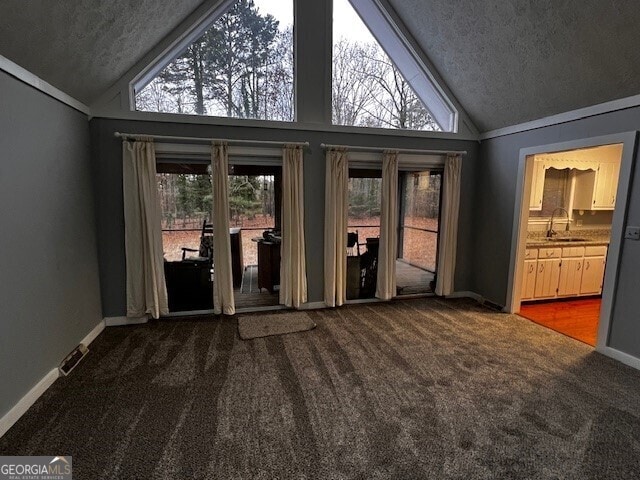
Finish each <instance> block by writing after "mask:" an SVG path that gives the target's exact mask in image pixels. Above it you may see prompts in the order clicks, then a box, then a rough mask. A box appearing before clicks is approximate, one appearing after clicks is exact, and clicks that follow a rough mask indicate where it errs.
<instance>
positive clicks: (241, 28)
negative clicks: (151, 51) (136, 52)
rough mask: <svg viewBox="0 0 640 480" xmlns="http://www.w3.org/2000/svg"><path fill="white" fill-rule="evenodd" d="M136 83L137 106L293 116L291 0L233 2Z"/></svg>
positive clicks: (234, 114)
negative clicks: (175, 53) (176, 53)
mask: <svg viewBox="0 0 640 480" xmlns="http://www.w3.org/2000/svg"><path fill="white" fill-rule="evenodd" d="M196 34H197V35H196V37H193V38H195V40H193V41H191V42H189V43H188V44H187V45H182V48H180V47H178V48H179V50H180V53H179V54H178V55H177V56H173V57H169V58H168V59H166V60H165V61H164V62H159V63H156V64H155V66H154V67H153V69H152V70H151V71H147V72H145V73H144V75H141V76H140V79H139V80H138V81H137V82H134V84H133V89H134V98H135V108H136V110H141V111H146V112H169V113H183V114H191V115H210V116H220V117H233V118H251V119H260V120H281V121H293V119H294V94H293V85H294V81H293V0H279V1H278V2H274V1H272V0H237V1H235V2H223V8H222V9H221V10H220V11H218V12H216V13H215V14H214V15H213V18H212V19H211V21H210V22H208V23H206V24H205V25H204V27H203V28H201V29H200V30H199V31H198V32H196Z"/></svg>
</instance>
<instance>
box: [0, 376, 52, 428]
mask: <svg viewBox="0 0 640 480" xmlns="http://www.w3.org/2000/svg"><path fill="white" fill-rule="evenodd" d="M59 376H60V372H59V371H58V367H56V368H54V369H53V370H51V371H50V372H49V373H47V374H46V375H45V376H44V377H43V378H42V379H41V380H40V381H39V382H38V383H36V384H35V385H34V387H33V388H32V389H31V390H29V391H28V392H27V394H26V395H25V396H24V397H22V398H21V399H20V400H19V401H18V403H16V404H15V405H14V406H13V408H12V409H11V410H9V411H8V412H7V413H6V414H5V416H4V417H2V418H0V437H2V436H3V435H4V434H5V433H7V431H8V430H9V429H10V428H11V427H12V426H13V424H14V423H16V422H17V421H18V420H19V419H20V417H21V416H22V415H24V414H25V412H26V411H27V410H29V408H31V405H33V404H34V403H35V402H36V400H38V398H40V395H42V394H43V393H44V392H46V391H47V389H48V388H49V387H50V386H51V385H53V382H55V381H56V380H57V379H58V377H59Z"/></svg>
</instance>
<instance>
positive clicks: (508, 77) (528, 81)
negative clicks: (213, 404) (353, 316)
mask: <svg viewBox="0 0 640 480" xmlns="http://www.w3.org/2000/svg"><path fill="white" fill-rule="evenodd" d="M303 1H306V0H303ZM201 2H202V0H135V1H134V0H110V1H104V0H103V1H100V0H0V19H1V20H0V54H1V55H4V56H5V57H7V58H9V59H10V60H13V61H14V62H16V63H17V64H19V65H20V66H22V67H24V68H26V69H27V70H29V71H31V72H33V73H35V74H36V75H38V76H39V77H41V78H43V79H44V80H46V81H47V82H49V83H51V84H52V85H54V86H56V87H58V88H59V89H60V90H62V91H64V92H66V93H68V94H69V95H71V96H73V97H75V98H77V99H78V100H80V101H82V102H84V103H86V104H91V103H92V102H93V101H95V100H96V99H97V98H98V97H99V96H100V94H102V93H104V92H105V91H106V90H107V89H108V88H109V87H110V86H111V85H112V84H113V83H115V82H116V81H117V80H118V79H119V78H120V77H121V76H122V75H123V74H124V73H125V72H126V71H127V70H128V69H129V68H131V67H132V66H133V65H134V64H135V63H136V62H137V61H138V60H139V59H141V58H142V57H143V56H144V55H145V53H147V52H148V51H149V50H150V49H151V48H153V47H154V46H155V45H156V44H157V43H158V42H159V41H160V40H161V39H162V38H163V37H165V36H166V35H167V34H168V33H169V32H170V31H171V30H172V29H173V28H175V27H176V26H177V25H178V24H179V23H180V22H181V21H182V20H183V19H184V18H185V17H186V16H187V15H188V14H189V13H190V12H192V11H193V10H194V9H195V8H196V7H197V6H198V5H199V4H200V3H201ZM389 2H390V3H391V4H392V6H393V8H394V9H395V10H396V12H397V13H398V15H399V16H400V18H402V19H403V21H404V22H405V24H406V26H407V28H408V29H409V31H410V32H411V34H412V35H413V36H414V37H415V39H416V40H417V41H418V43H419V44H420V45H421V47H422V48H423V50H424V51H425V53H426V54H427V55H428V57H429V58H430V59H431V61H432V62H433V64H434V65H435V67H436V68H437V70H438V72H439V73H440V75H441V76H442V77H443V78H444V80H445V81H446V82H447V85H448V86H449V88H450V89H451V90H452V91H453V93H454V95H455V96H456V98H457V99H458V101H459V102H460V103H461V104H462V106H463V107H464V108H465V110H466V111H467V113H468V114H469V115H470V116H471V118H472V120H473V122H474V123H475V124H476V126H477V127H478V128H479V130H480V131H487V130H492V129H495V128H500V127H504V126H508V125H513V124H517V123H521V122H525V121H528V120H534V119H537V118H541V117H544V116H548V115H553V114H556V113H561V112H565V111H568V110H573V109H576V108H581V107H585V106H589V105H593V104H597V103H602V102H605V101H609V100H614V99H618V98H622V97H626V96H630V95H635V94H638V93H640V48H638V45H640V28H638V25H640V8H638V1H637V0H616V1H605V0H580V1H579V0H562V1H559V0H526V1H525V0H456V1H451V0H429V1H427V0H389Z"/></svg>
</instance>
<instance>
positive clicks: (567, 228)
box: [547, 207, 570, 237]
mask: <svg viewBox="0 0 640 480" xmlns="http://www.w3.org/2000/svg"><path fill="white" fill-rule="evenodd" d="M558 210H560V211H561V212H564V213H566V214H567V226H566V228H565V232H568V231H569V222H570V219H569V212H567V211H566V210H565V209H564V208H562V207H558V208H556V209H554V210H553V212H551V224H550V225H549V230H547V237H553V236H554V235H557V234H558V232H556V231H555V230H554V229H553V218H554V216H555V214H556V212H557V211H558Z"/></svg>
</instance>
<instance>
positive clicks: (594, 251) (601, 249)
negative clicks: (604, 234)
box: [584, 245, 607, 257]
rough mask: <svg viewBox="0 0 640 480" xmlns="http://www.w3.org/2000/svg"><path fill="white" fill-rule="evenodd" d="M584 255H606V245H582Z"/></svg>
mask: <svg viewBox="0 0 640 480" xmlns="http://www.w3.org/2000/svg"><path fill="white" fill-rule="evenodd" d="M584 255H585V256H586V257H597V256H600V255H602V256H605V257H606V256H607V247H606V246H605V245H600V246H597V247H584Z"/></svg>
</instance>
